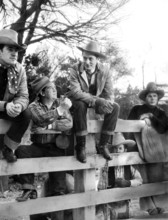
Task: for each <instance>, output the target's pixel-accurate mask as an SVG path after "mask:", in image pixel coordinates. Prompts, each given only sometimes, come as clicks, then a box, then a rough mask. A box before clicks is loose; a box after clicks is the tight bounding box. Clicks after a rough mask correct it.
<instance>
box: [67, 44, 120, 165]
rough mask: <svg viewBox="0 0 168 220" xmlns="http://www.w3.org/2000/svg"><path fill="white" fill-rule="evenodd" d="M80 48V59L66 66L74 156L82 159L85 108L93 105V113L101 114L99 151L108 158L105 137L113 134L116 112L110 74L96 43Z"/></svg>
mask: <svg viewBox="0 0 168 220" xmlns="http://www.w3.org/2000/svg"><path fill="white" fill-rule="evenodd" d="M78 48H79V49H80V50H81V51H82V56H83V62H80V63H78V64H76V65H74V66H73V67H72V68H71V69H70V87H69V88H70V91H69V93H68V96H69V98H70V99H71V100H72V102H73V107H74V128H75V133H76V142H77V145H76V154H77V159H78V160H79V161H80V162H82V163H86V151H85V142H86V135H87V133H88V132H87V121H86V113H87V108H94V109H95V113H97V114H101V115H104V123H103V127H102V132H101V137H100V143H99V146H98V150H99V152H100V153H101V154H102V155H103V157H104V158H105V159H107V160H111V159H112V158H111V156H110V153H109V149H108V140H109V138H110V136H111V135H112V134H113V131H114V129H115V127H116V122H117V118H118V114H119V106H118V104H117V103H115V102H114V101H113V89H112V76H111V74H110V72H109V70H108V69H107V68H106V67H104V66H103V64H101V63H100V62H99V58H105V56H104V55H103V54H101V53H100V49H99V47H98V44H97V43H96V42H94V41H90V42H89V43H88V44H87V45H86V47H85V48H81V47H78Z"/></svg>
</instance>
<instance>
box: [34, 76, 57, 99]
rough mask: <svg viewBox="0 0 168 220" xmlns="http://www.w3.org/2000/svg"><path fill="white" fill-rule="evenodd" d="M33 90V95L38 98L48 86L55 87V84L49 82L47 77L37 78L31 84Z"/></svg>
mask: <svg viewBox="0 0 168 220" xmlns="http://www.w3.org/2000/svg"><path fill="white" fill-rule="evenodd" d="M30 85H31V89H32V91H33V93H34V94H35V95H36V96H38V95H39V93H40V92H41V91H42V90H43V89H44V88H45V87H47V86H51V85H53V83H52V82H51V81H50V80H49V78H48V77H47V76H43V77H37V78H36V79H35V80H33V81H32V82H31V83H30Z"/></svg>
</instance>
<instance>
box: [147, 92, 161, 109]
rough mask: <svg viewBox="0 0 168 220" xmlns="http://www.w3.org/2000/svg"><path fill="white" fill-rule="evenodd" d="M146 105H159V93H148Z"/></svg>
mask: <svg viewBox="0 0 168 220" xmlns="http://www.w3.org/2000/svg"><path fill="white" fill-rule="evenodd" d="M145 101H146V103H147V104H148V105H150V106H155V105H157V103H158V95H157V93H154V92H151V93H148V94H147V96H146V99H145Z"/></svg>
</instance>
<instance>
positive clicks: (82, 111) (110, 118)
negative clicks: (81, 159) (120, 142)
mask: <svg viewBox="0 0 168 220" xmlns="http://www.w3.org/2000/svg"><path fill="white" fill-rule="evenodd" d="M73 107H74V129H75V133H76V135H77V136H84V135H87V133H88V132H87V120H86V114H87V108H88V105H87V104H86V103H85V102H83V101H74V102H73ZM96 113H98V112H96ZM118 114H119V105H118V104H117V103H113V111H112V113H110V114H105V115H104V122H103V126H102V131H101V132H102V133H103V134H107V135H112V134H113V131H114V130H115V127H116V123H117V119H118Z"/></svg>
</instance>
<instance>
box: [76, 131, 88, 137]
mask: <svg viewBox="0 0 168 220" xmlns="http://www.w3.org/2000/svg"><path fill="white" fill-rule="evenodd" d="M87 134H88V132H87V131H78V132H76V136H86V135H87Z"/></svg>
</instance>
